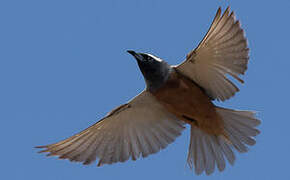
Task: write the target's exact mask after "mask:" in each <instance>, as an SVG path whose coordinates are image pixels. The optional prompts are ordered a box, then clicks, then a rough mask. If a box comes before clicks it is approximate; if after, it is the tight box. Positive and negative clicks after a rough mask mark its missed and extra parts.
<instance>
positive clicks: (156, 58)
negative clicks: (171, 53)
mask: <svg viewBox="0 0 290 180" xmlns="http://www.w3.org/2000/svg"><path fill="white" fill-rule="evenodd" d="M147 55H148V56H150V57H152V58H153V59H155V60H156V61H159V62H162V61H163V60H162V59H160V58H159V57H156V56H153V55H152V54H147Z"/></svg>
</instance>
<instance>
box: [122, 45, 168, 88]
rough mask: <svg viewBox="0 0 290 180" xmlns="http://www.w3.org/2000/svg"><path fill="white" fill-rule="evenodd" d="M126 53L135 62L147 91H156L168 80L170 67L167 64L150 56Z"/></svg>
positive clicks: (133, 52) (131, 52) (129, 51)
mask: <svg viewBox="0 0 290 180" xmlns="http://www.w3.org/2000/svg"><path fill="white" fill-rule="evenodd" d="M127 52H128V53H129V54H131V55H132V56H133V57H134V58H135V59H136V60H137V63H138V66H139V68H140V70H141V72H142V74H143V76H144V78H145V81H146V84H147V88H148V89H149V90H153V91H154V90H156V89H158V88H159V87H160V86H162V85H163V83H165V81H166V80H167V79H168V77H169V74H170V71H171V67H170V65H168V64H167V62H165V61H163V60H162V59H160V58H158V57H156V56H153V55H151V54H147V53H137V52H135V51H132V50H128V51H127Z"/></svg>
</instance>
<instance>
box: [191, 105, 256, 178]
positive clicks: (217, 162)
mask: <svg viewBox="0 0 290 180" xmlns="http://www.w3.org/2000/svg"><path fill="white" fill-rule="evenodd" d="M216 111H217V113H218V114H219V115H220V116H221V117H222V120H223V123H224V131H225V135H226V136H227V137H225V136H223V135H219V136H215V135H210V134H207V133H206V132H204V131H202V130H201V129H199V128H198V127H196V126H191V140H190V146H189V153H188V158H187V163H188V164H189V167H190V168H193V165H194V167H195V173H196V174H201V173H202V172H203V171H205V173H206V174H207V175H209V174H211V173H213V172H214V169H215V166H217V168H218V169H219V171H223V170H224V169H225V164H226V162H225V159H227V161H228V162H229V163H230V164H231V165H233V164H234V161H235V154H234V152H233V150H234V149H236V150H237V151H238V152H241V153H243V152H247V151H248V146H253V145H254V144H255V143H256V141H255V139H254V138H253V137H255V136H257V135H258V134H259V133H260V131H259V130H257V129H256V128H255V127H256V126H258V125H259V124H260V120H258V119H256V118H255V112H252V111H237V110H231V109H225V108H220V107H216Z"/></svg>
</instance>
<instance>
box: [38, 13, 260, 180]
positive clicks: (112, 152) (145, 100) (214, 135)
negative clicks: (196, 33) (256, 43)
mask: <svg viewBox="0 0 290 180" xmlns="http://www.w3.org/2000/svg"><path fill="white" fill-rule="evenodd" d="M128 52H129V53H130V54H131V55H133V56H134V58H135V59H136V60H137V64H138V66H139V68H140V70H141V72H142V74H143V76H144V80H145V82H146V89H145V90H144V91H143V92H141V93H140V94H139V95H137V96H136V97H134V98H133V99H132V100H130V101H129V102H127V103H126V104H124V105H121V106H119V107H118V108H116V109H114V110H113V111H111V112H110V113H109V114H108V115H107V116H105V117H104V118H103V119H102V120H100V121H99V122H97V123H95V124H94V125H92V126H90V127H89V128H87V129H85V130H83V131H82V132H80V133H78V134H76V135H74V136H72V137H70V138H67V139H65V140H63V141H60V142H58V143H55V144H51V145H46V146H39V148H44V150H43V151H41V152H49V154H48V155H57V156H59V158H61V159H69V160H70V161H77V162H83V164H90V163H92V162H94V161H95V160H96V158H98V159H99V162H98V165H99V166H100V165H103V164H112V163H116V162H124V161H126V160H128V159H130V158H131V159H132V160H136V159H138V158H139V157H140V156H142V157H146V156H148V155H150V154H153V153H156V152H158V151H159V150H161V149H163V148H165V147H166V146H167V145H168V144H170V143H172V142H173V141H174V140H175V138H176V137H178V136H179V135H180V134H181V132H182V130H183V129H184V128H185V127H184V124H186V123H188V124H190V127H191V131H190V145H189V151H188V158H187V162H188V164H189V166H190V167H191V168H193V167H194V168H195V172H196V173H197V174H201V173H202V172H204V171H205V173H206V174H211V173H213V171H214V169H215V166H216V167H217V168H218V170H219V171H223V170H224V169H225V166H226V160H227V161H228V162H229V163H230V164H233V163H234V161H235V155H234V153H233V150H237V151H238V152H241V153H243V152H247V151H248V146H252V145H254V144H255V142H256V141H255V139H254V138H253V137H255V136H256V135H258V134H259V130H257V129H256V126H257V125H259V123H260V121H259V120H258V119H256V118H255V113H254V112H251V111H240V110H232V109H225V108H221V107H218V106H215V105H214V103H213V100H220V101H225V100H227V99H229V98H231V97H232V96H234V95H235V93H236V92H238V91H239V89H238V87H237V86H236V85H235V84H234V83H233V82H232V81H231V80H230V79H228V77H227V76H232V77H233V78H234V79H236V80H238V81H239V82H241V83H243V81H242V80H241V79H240V78H239V75H241V74H244V73H245V71H246V69H247V63H248V59H249V56H248V52H249V49H248V47H247V39H246V38H245V35H244V32H243V30H242V29H241V26H240V23H239V21H237V20H236V19H235V15H234V13H233V12H232V13H230V10H229V8H227V10H226V11H225V12H224V14H223V15H221V10H220V9H219V10H218V11H217V14H216V16H215V18H214V20H213V23H212V25H211V27H210V28H209V30H208V32H207V34H206V35H205V37H204V38H203V40H202V41H201V43H200V44H199V45H198V47H197V48H195V49H194V50H192V51H191V52H190V53H189V54H188V55H187V57H186V59H185V61H183V62H182V63H181V64H179V65H177V66H170V65H169V64H168V63H167V62H165V61H164V60H162V59H160V58H158V57H156V56H154V55H151V54H148V53H136V52H134V51H128Z"/></svg>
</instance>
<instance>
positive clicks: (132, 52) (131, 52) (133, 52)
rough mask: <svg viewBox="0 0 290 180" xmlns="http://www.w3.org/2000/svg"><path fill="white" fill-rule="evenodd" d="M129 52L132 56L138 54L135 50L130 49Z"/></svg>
mask: <svg viewBox="0 0 290 180" xmlns="http://www.w3.org/2000/svg"><path fill="white" fill-rule="evenodd" d="M127 53H129V54H131V55H132V56H135V54H136V53H135V51H132V50H128V51H127Z"/></svg>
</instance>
